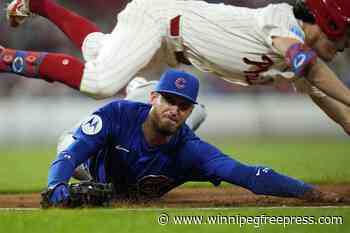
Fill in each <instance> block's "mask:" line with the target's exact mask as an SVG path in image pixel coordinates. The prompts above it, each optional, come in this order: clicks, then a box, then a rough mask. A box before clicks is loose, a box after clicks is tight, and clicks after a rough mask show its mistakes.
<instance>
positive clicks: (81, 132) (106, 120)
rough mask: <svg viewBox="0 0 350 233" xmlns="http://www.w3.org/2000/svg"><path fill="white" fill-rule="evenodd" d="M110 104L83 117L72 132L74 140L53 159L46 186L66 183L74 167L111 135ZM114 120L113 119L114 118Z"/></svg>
mask: <svg viewBox="0 0 350 233" xmlns="http://www.w3.org/2000/svg"><path fill="white" fill-rule="evenodd" d="M110 108H111V107H110V106H109V105H107V106H106V107H103V108H101V109H99V110H98V111H96V112H94V113H93V114H92V115H90V116H89V117H87V118H86V119H84V120H83V121H82V122H81V124H80V126H79V127H78V128H77V129H76V131H75V133H74V134H73V138H74V141H73V142H72V143H71V144H70V145H69V146H68V147H67V148H66V149H64V150H63V151H61V152H59V153H58V155H57V158H56V160H54V161H53V163H52V165H51V168H50V171H49V177H48V186H49V187H55V186H56V185H58V184H60V183H67V182H68V181H69V179H70V178H71V176H72V175H73V172H74V169H75V168H76V167H77V166H79V165H80V164H81V163H83V162H85V161H87V160H88V159H89V158H90V157H92V156H94V155H96V154H97V153H98V151H99V150H101V149H102V148H103V146H104V145H105V144H106V143H107V142H108V139H109V138H110V137H111V136H112V135H113V132H112V129H113V124H114V123H113V122H112V121H111V119H112V117H111V111H110ZM114 120H115V119H114Z"/></svg>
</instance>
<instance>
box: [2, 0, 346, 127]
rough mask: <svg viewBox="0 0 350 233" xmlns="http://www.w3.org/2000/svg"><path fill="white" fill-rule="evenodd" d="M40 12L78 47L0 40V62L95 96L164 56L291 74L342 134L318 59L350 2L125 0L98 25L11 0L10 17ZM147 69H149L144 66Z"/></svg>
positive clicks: (339, 31) (328, 51) (254, 75)
mask: <svg viewBox="0 0 350 233" xmlns="http://www.w3.org/2000/svg"><path fill="white" fill-rule="evenodd" d="M34 14H36V15H40V16H42V17H45V18H47V19H49V20H50V21H52V22H53V23H54V24H56V25H57V26H58V27H59V28H60V29H61V30H62V31H63V32H64V33H65V34H66V35H67V36H68V37H69V38H70V39H71V40H72V42H73V43H74V44H75V45H76V46H77V47H79V48H81V50H82V53H83V56H84V59H85V63H83V62H81V61H80V60H78V59H77V58H75V57H73V56H70V55H67V54H55V53H43V52H31V51H20V50H13V49H8V48H2V51H1V52H0V54H1V55H0V58H1V60H0V70H1V71H3V72H12V73H17V74H21V75H24V76H28V77H36V78H42V79H44V80H48V81H59V82H63V83H65V84H66V85H68V86H70V87H72V88H75V89H77V90H79V91H81V92H84V93H86V94H88V95H91V96H93V97H95V98H105V97H109V96H112V95H114V94H115V93H116V92H118V91H119V90H120V89H121V88H123V87H124V86H125V85H126V84H127V83H128V82H129V80H130V79H131V78H132V77H134V76H135V75H138V74H141V76H144V77H148V76H149V75H150V73H152V72H155V70H157V68H159V67H163V66H162V65H160V64H161V63H167V64H168V65H169V66H171V67H175V66H177V65H179V64H180V63H182V64H188V65H192V66H193V67H196V68H198V69H199V70H201V71H203V72H210V73H212V74H214V75H216V76H217V77H219V78H222V79H224V80H227V81H229V82H231V83H235V84H240V85H244V86H249V85H268V84H270V85H274V84H276V83H278V82H290V83H292V84H293V85H294V86H295V88H296V89H297V90H298V91H300V92H306V93H308V94H309V95H310V97H311V99H312V100H313V101H314V102H315V103H316V104H317V105H318V106H319V107H320V108H321V109H322V110H323V111H324V112H325V113H326V114H327V115H328V116H329V117H331V118H332V119H333V120H334V121H336V122H337V123H338V124H340V125H341V126H342V127H343V128H344V130H345V132H347V133H348V134H350V91H349V89H348V88H347V87H346V86H345V85H343V83H342V82H341V81H340V80H339V79H338V78H337V76H336V75H335V73H334V72H333V71H331V70H330V69H329V68H328V66H327V65H326V64H325V62H328V61H331V60H332V59H333V58H334V57H335V55H336V54H337V52H342V51H343V50H344V49H345V48H347V47H348V46H349V20H350V2H349V1H347V0H297V1H296V3H295V5H294V6H290V5H288V4H276V5H269V6H267V7H265V8H261V9H249V8H243V7H234V6H229V5H225V4H209V3H206V2H203V1H181V0H168V1H164V0H133V1H131V2H130V3H129V4H128V5H127V7H126V8H125V9H124V10H123V11H122V12H121V13H120V14H119V15H118V24H117V25H116V26H115V28H114V29H113V31H112V32H111V33H109V34H104V33H101V32H100V31H99V29H98V28H97V27H96V26H95V25H94V24H93V23H91V22H89V21H88V20H86V19H84V18H82V17H80V16H78V15H76V14H75V13H73V12H71V11H69V10H67V9H65V8H63V7H62V6H60V5H58V4H56V3H55V2H53V1H51V0H13V1H12V3H11V4H10V5H9V6H8V8H7V16H8V19H9V22H10V24H11V25H12V26H15V27H16V26H19V25H20V24H22V23H23V22H24V21H25V20H26V19H27V18H28V17H29V16H32V15H34ZM151 75H154V74H151Z"/></svg>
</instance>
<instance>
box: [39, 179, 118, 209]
mask: <svg viewBox="0 0 350 233" xmlns="http://www.w3.org/2000/svg"><path fill="white" fill-rule="evenodd" d="M68 189H69V194H70V197H69V199H68V200H67V201H65V202H62V203H59V204H53V203H52V202H51V201H50V200H51V195H52V193H53V192H54V189H47V190H45V191H44V192H42V193H41V198H42V200H41V202H40V204H41V207H42V208H49V207H63V208H76V207H97V206H104V207H107V206H109V205H110V203H111V201H112V199H113V196H114V195H113V194H114V189H113V185H112V184H103V183H95V182H90V181H83V182H80V183H74V184H70V185H69V186H68Z"/></svg>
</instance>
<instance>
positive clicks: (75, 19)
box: [30, 0, 100, 49]
mask: <svg viewBox="0 0 350 233" xmlns="http://www.w3.org/2000/svg"><path fill="white" fill-rule="evenodd" d="M30 10H31V11H32V12H33V13H35V14H38V15H41V16H43V17H45V18H47V19H49V20H50V21H51V22H53V23H54V24H56V26H57V27H59V28H60V29H61V30H62V31H63V32H64V33H65V34H66V35H67V36H68V38H69V39H70V40H71V41H72V42H73V43H74V45H75V46H77V48H78V49H81V46H82V44H83V42H84V39H85V38H86V36H87V35H88V34H90V33H93V32H100V29H99V28H98V27H97V26H96V25H95V24H94V23H92V22H91V21H89V20H87V19H86V18H83V17H81V16H80V15H78V14H76V13H74V12H72V11H70V10H67V9H65V8H64V7H62V6H60V5H58V4H56V3H55V2H52V1H50V0H32V1H30Z"/></svg>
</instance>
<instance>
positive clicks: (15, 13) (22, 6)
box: [6, 0, 34, 27]
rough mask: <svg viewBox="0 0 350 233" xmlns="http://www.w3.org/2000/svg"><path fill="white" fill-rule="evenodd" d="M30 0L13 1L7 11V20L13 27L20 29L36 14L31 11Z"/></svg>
mask: <svg viewBox="0 0 350 233" xmlns="http://www.w3.org/2000/svg"><path fill="white" fill-rule="evenodd" d="M29 2H30V0H13V1H12V2H11V3H10V4H9V5H8V6H7V9H6V18H7V20H8V22H9V24H10V26H11V27H18V26H19V25H21V24H23V23H24V22H25V21H26V19H27V18H28V17H31V16H33V15H34V14H33V13H32V12H31V11H30V9H29Z"/></svg>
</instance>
